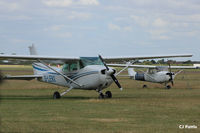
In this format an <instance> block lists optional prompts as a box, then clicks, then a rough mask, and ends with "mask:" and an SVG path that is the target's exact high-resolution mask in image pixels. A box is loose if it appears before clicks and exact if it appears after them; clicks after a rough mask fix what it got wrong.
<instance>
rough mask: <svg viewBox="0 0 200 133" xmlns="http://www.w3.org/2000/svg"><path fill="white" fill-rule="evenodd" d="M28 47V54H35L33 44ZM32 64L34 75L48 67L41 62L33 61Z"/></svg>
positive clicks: (46, 69)
mask: <svg viewBox="0 0 200 133" xmlns="http://www.w3.org/2000/svg"><path fill="white" fill-rule="evenodd" d="M28 48H29V52H30V55H37V51H36V48H35V45H34V44H32V45H31V46H29V47H28ZM32 66H33V72H34V74H35V75H39V74H42V73H44V72H46V71H48V68H47V67H46V66H45V65H43V64H41V63H37V62H33V63H32Z"/></svg>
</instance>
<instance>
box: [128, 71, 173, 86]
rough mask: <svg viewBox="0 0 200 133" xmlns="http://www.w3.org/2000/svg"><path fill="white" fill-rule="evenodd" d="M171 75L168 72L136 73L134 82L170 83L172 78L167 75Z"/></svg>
mask: <svg viewBox="0 0 200 133" xmlns="http://www.w3.org/2000/svg"><path fill="white" fill-rule="evenodd" d="M167 73H169V72H168V71H160V72H156V73H151V74H150V73H148V72H146V73H135V76H133V77H132V78H133V79H134V80H139V81H147V82H153V83H168V82H170V76H169V75H167ZM172 79H174V75H172Z"/></svg>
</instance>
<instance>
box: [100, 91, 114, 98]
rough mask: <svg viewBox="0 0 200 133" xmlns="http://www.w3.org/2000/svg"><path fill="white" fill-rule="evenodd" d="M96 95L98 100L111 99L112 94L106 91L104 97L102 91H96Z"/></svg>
mask: <svg viewBox="0 0 200 133" xmlns="http://www.w3.org/2000/svg"><path fill="white" fill-rule="evenodd" d="M98 93H99V99H104V98H112V93H111V92H110V91H106V93H105V95H104V94H103V93H102V91H98Z"/></svg>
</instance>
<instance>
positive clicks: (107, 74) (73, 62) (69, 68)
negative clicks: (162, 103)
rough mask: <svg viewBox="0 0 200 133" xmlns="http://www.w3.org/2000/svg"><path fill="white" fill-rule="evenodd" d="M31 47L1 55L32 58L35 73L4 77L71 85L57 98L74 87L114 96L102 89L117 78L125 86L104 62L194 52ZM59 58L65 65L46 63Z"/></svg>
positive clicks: (6, 57) (105, 96)
mask: <svg viewBox="0 0 200 133" xmlns="http://www.w3.org/2000/svg"><path fill="white" fill-rule="evenodd" d="M29 48H30V53H31V55H0V59H2V60H8V59H18V60H33V61H35V62H33V64H32V66H33V72H34V75H18V76H5V77H3V79H19V80H31V79H37V80H38V81H41V82H46V83H51V84H56V85H59V86H64V87H68V89H67V90H66V91H64V92H62V93H61V94H60V93H59V92H58V91H56V92H55V93H54V94H53V98H54V99H58V98H60V97H61V96H63V95H64V94H66V93H67V92H69V91H70V90H72V89H83V90H96V91H97V92H98V93H99V98H111V97H112V93H111V92H110V91H107V92H106V93H105V95H104V94H103V93H102V90H103V89H105V88H107V87H109V86H110V85H111V84H112V82H113V81H114V82H115V83H116V85H117V86H118V87H119V88H120V89H121V90H122V87H121V85H120V83H119V82H118V80H117V78H116V76H115V74H116V70H115V69H113V68H111V67H108V66H107V65H106V63H105V62H119V61H130V60H140V59H155V58H173V57H191V56H192V55H169V56H147V57H113V58H112V57H107V58H104V59H103V58H102V57H101V56H100V55H99V57H56V56H39V55H36V50H35V48H34V45H32V46H31V47H29ZM47 60H48V61H59V62H62V63H63V67H62V68H57V67H52V66H49V65H47V64H46V62H48V61H47Z"/></svg>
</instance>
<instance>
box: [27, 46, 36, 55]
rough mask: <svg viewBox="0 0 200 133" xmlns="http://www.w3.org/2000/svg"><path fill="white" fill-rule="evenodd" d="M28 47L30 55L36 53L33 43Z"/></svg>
mask: <svg viewBox="0 0 200 133" xmlns="http://www.w3.org/2000/svg"><path fill="white" fill-rule="evenodd" d="M28 48H29V51H30V55H37V51H36V48H35V45H34V44H32V45H31V46H29V47H28Z"/></svg>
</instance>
